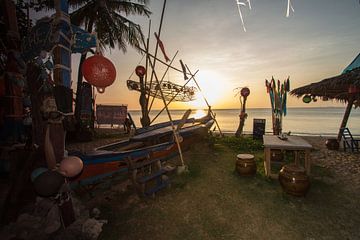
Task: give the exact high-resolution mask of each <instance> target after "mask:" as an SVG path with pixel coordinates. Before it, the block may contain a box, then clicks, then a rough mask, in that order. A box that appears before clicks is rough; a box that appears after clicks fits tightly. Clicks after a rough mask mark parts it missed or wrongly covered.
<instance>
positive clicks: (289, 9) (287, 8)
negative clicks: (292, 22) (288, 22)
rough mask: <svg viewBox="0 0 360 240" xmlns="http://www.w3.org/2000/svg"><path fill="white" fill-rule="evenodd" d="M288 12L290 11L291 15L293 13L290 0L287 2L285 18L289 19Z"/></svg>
mask: <svg viewBox="0 0 360 240" xmlns="http://www.w3.org/2000/svg"><path fill="white" fill-rule="evenodd" d="M290 11H292V12H293V13H294V12H295V10H294V7H293V6H292V3H291V0H287V7H286V17H290Z"/></svg>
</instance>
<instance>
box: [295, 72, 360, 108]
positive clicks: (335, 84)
mask: <svg viewBox="0 0 360 240" xmlns="http://www.w3.org/2000/svg"><path fill="white" fill-rule="evenodd" d="M350 85H354V86H356V87H357V88H360V68H357V69H354V70H352V71H350V72H348V73H343V74H341V75H339V76H336V77H331V78H327V79H324V80H322V81H320V82H316V83H311V84H309V85H306V86H303V87H299V88H296V89H294V90H292V91H291V92H290V94H291V95H294V96H297V97H298V98H300V97H302V96H303V95H311V96H315V97H320V98H322V99H323V100H325V99H326V98H327V99H331V100H336V101H342V102H347V101H348V99H349V96H350V95H349V92H348V91H349V86H350ZM352 96H354V97H355V98H356V99H357V101H358V102H360V93H357V94H356V95H352Z"/></svg>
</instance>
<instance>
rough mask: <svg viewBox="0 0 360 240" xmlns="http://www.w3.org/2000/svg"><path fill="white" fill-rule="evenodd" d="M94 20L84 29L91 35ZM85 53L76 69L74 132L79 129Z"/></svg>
mask: <svg viewBox="0 0 360 240" xmlns="http://www.w3.org/2000/svg"><path fill="white" fill-rule="evenodd" d="M93 25H94V20H93V19H90V21H89V25H88V26H87V28H86V31H87V32H89V33H91V32H92V30H93ZM86 55H87V52H85V53H84V54H82V55H81V58H80V62H79V68H78V80H77V86H76V100H75V120H76V126H77V128H76V130H80V129H81V118H80V117H81V114H80V113H81V104H82V101H81V100H82V80H83V74H82V71H81V66H82V64H83V63H84V61H85V59H86Z"/></svg>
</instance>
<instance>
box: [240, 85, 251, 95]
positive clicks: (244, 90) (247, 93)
mask: <svg viewBox="0 0 360 240" xmlns="http://www.w3.org/2000/svg"><path fill="white" fill-rule="evenodd" d="M240 94H241V96H243V97H247V96H249V95H250V89H249V88H247V87H244V88H242V89H241V91H240Z"/></svg>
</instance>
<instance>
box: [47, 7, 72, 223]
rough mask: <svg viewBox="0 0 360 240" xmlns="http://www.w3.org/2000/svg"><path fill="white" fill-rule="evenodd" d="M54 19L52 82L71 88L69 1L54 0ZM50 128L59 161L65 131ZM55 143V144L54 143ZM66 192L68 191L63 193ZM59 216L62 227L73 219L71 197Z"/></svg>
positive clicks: (56, 127) (57, 124)
mask: <svg viewBox="0 0 360 240" xmlns="http://www.w3.org/2000/svg"><path fill="white" fill-rule="evenodd" d="M55 9H56V13H55V19H54V22H55V23H57V24H58V28H57V29H58V31H59V38H58V39H57V42H56V43H55V44H56V45H55V49H54V65H55V67H54V82H55V85H57V86H64V87H66V88H71V38H72V36H71V24H70V16H69V3H68V1H67V0H55ZM60 33H62V34H60ZM50 130H52V131H53V133H54V134H51V135H50V138H51V142H52V143H53V146H56V149H59V151H57V152H55V155H56V161H57V162H60V161H61V160H62V158H63V157H64V150H65V131H64V129H63V126H62V122H60V123H55V124H50ZM54 143H55V144H56V145H55V144H54ZM65 194H68V193H65ZM59 209H60V212H61V218H62V219H63V224H64V227H67V226H69V225H70V224H71V223H73V222H74V221H75V213H74V209H73V206H72V201H71V197H70V198H68V199H67V200H65V201H64V202H62V203H61V204H60V205H59Z"/></svg>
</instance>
